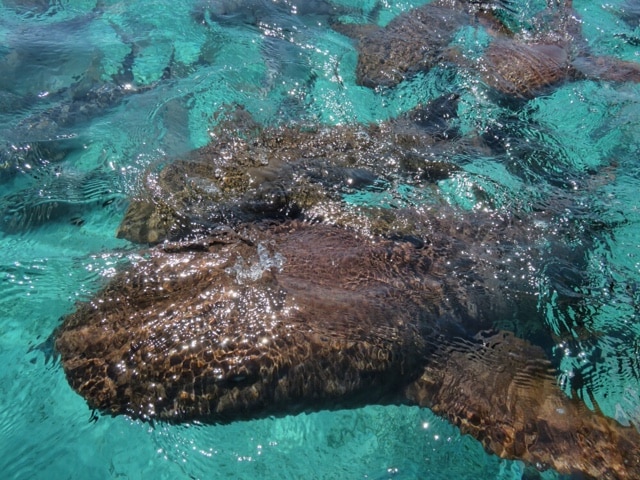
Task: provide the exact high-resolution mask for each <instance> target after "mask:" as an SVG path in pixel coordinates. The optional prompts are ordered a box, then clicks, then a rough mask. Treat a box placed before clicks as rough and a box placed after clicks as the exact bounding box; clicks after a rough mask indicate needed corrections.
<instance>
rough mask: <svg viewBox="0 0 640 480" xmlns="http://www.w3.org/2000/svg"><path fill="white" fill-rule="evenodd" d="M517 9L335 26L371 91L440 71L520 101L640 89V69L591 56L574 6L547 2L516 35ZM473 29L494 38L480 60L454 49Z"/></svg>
mask: <svg viewBox="0 0 640 480" xmlns="http://www.w3.org/2000/svg"><path fill="white" fill-rule="evenodd" d="M512 8H513V6H512V4H511V2H507V1H502V2H472V1H466V0H435V1H432V2H429V3H427V4H425V5H423V6H420V7H417V8H414V9H412V10H410V11H408V12H405V13H402V14H400V15H398V16H397V17H395V18H394V19H393V20H391V22H389V24H388V25H386V26H385V27H379V26H376V25H361V24H352V23H339V22H336V23H335V24H334V28H335V29H336V30H337V31H339V32H340V33H343V34H345V35H347V36H350V37H352V38H354V39H355V40H356V47H357V50H358V63H357V66H356V81H357V83H359V84H361V85H364V86H367V87H371V88H376V87H393V86H395V85H397V84H398V83H400V82H401V81H403V80H404V79H405V78H407V77H409V76H411V75H413V74H415V73H417V72H421V71H428V70H430V69H431V68H433V67H435V66H437V65H439V64H455V65H458V66H459V67H462V68H466V69H469V70H471V71H472V72H475V73H477V74H478V75H479V76H480V78H481V79H482V80H483V81H484V82H485V83H486V84H487V85H488V86H490V87H491V88H493V89H494V90H495V91H497V92H499V93H500V94H503V95H505V96H507V97H515V98H522V99H528V98H532V97H534V96H537V95H539V94H541V93H544V92H545V91H546V90H548V89H549V88H550V87H553V86H556V85H558V84H561V83H562V82H565V81H570V80H578V79H586V78H590V79H601V80H607V81H613V82H640V64H638V63H635V62H627V61H623V60H620V59H617V58H614V57H610V56H599V55H594V54H593V53H592V52H591V51H590V49H589V47H588V44H587V41H586V40H585V39H584V38H583V36H582V33H581V19H580V17H579V15H578V13H577V12H576V11H575V10H574V9H573V2H572V0H563V1H559V2H555V1H550V2H548V6H547V8H546V9H545V10H544V11H542V12H540V13H539V14H538V15H537V16H536V17H535V18H533V19H532V24H531V26H530V28H521V29H515V30H516V31H512V29H511V28H510V27H509V22H508V21H506V20H505V19H507V18H508V16H509V11H510V10H511V9H512ZM500 12H502V14H500ZM470 25H475V26H481V27H483V28H484V30H485V31H486V32H487V34H488V37H489V44H488V45H487V46H486V48H485V49H484V51H483V52H482V54H481V55H480V56H479V58H478V59H472V58H467V57H466V55H464V54H463V52H461V51H460V50H459V49H458V48H456V47H454V46H453V41H454V39H455V36H456V34H457V33H458V32H459V31H460V29H461V28H463V27H466V26H470Z"/></svg>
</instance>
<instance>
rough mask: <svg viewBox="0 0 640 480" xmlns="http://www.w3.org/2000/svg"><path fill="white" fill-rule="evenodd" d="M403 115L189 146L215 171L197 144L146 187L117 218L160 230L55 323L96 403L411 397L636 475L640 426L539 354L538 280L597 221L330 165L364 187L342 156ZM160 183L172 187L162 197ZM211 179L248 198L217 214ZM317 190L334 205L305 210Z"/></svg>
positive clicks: (284, 408) (594, 465) (283, 409)
mask: <svg viewBox="0 0 640 480" xmlns="http://www.w3.org/2000/svg"><path fill="white" fill-rule="evenodd" d="M443 105H447V102H445V103H444V104H443ZM443 108H444V107H443ZM231 116H232V117H234V120H233V122H232V125H235V126H237V125H238V122H241V121H245V122H246V126H247V127H252V126H253V127H255V125H254V124H253V123H252V121H251V119H250V118H247V117H246V116H245V115H244V113H243V112H242V110H239V111H235V112H233V113H232V114H231ZM412 118H413V119H412V121H411V122H410V123H409V124H408V125H409V127H408V128H415V125H416V118H415V117H412ZM419 118H420V117H419V116H418V119H419ZM402 121H404V120H403V119H401V120H400V122H402ZM222 123H224V122H222ZM427 124H428V125H430V124H431V122H427ZM393 125H397V124H395V123H393V122H392V123H391V124H387V125H386V126H385V125H383V126H382V127H381V128H382V129H383V130H384V129H389V130H384V131H385V132H386V133H388V135H380V136H376V135H370V136H367V135H365V134H364V132H366V131H367V130H366V129H364V130H362V129H360V130H358V129H356V130H349V129H348V128H346V127H344V128H343V127H336V128H337V130H336V132H335V134H334V135H333V136H332V135H330V133H329V132H330V129H329V130H326V129H319V130H316V131H313V130H308V129H301V130H296V129H293V128H290V129H286V128H283V129H275V130H272V129H266V130H264V131H261V132H259V133H258V137H257V138H259V139H260V140H259V141H256V142H255V143H252V142H251V138H252V137H250V136H249V135H248V134H247V135H245V136H244V137H243V136H242V135H240V136H236V137H234V136H233V135H231V134H230V135H229V136H227V137H224V135H222V134H219V136H218V137H217V139H218V140H219V141H222V139H223V138H224V139H225V141H227V142H231V143H232V142H233V140H234V138H235V145H239V146H240V147H239V149H236V150H234V149H233V148H231V147H232V146H233V145H232V144H231V143H227V144H226V147H224V148H223V146H222V143H224V142H221V145H219V146H218V147H211V148H210V149H206V148H205V149H201V150H200V151H199V152H198V158H199V159H200V164H201V165H204V164H205V159H206V158H208V160H209V165H212V168H213V170H211V171H212V172H213V173H215V175H212V176H210V177H209V180H208V182H209V183H208V187H207V177H206V176H203V175H200V173H202V172H196V171H195V166H197V165H198V163H196V164H193V165H189V164H188V163H186V164H183V165H182V166H181V167H180V169H178V170H174V173H176V172H177V173H176V174H175V177H172V178H173V180H172V181H167V182H166V183H165V182H163V183H162V185H161V188H159V189H158V190H155V191H154V189H153V188H152V187H153V185H151V186H150V187H148V189H144V190H143V192H142V194H141V198H139V199H138V200H137V201H136V202H134V210H133V211H134V212H135V214H131V215H132V216H129V215H128V218H127V219H125V221H124V222H123V224H124V225H129V227H131V225H132V224H131V223H130V222H132V221H133V225H134V227H133V228H128V227H127V228H123V229H121V231H124V232H128V235H129V238H132V239H134V240H136V239H137V240H138V241H141V242H143V243H147V242H149V243H157V242H159V241H161V240H165V241H164V243H162V244H160V245H157V246H155V247H152V248H149V249H146V250H143V251H142V252H141V255H140V256H139V257H138V258H136V259H135V260H134V261H133V262H132V264H131V265H130V266H127V267H124V268H123V269H121V271H120V272H119V273H117V274H116V275H115V276H114V277H113V278H112V279H110V280H109V281H108V283H107V284H106V285H105V286H104V287H103V288H102V289H101V290H100V291H98V293H97V294H96V295H95V296H94V297H93V298H91V299H90V300H88V301H86V302H82V303H79V304H78V305H77V307H76V310H75V312H73V313H71V314H69V315H67V316H66V317H65V318H64V319H63V321H62V324H61V326H60V327H59V328H58V329H57V330H56V332H55V333H54V337H53V338H54V340H53V341H54V344H55V348H56V350H57V352H58V353H59V354H60V358H61V364H62V367H63V368H64V371H65V373H66V376H67V379H68V381H69V383H70V385H71V386H72V388H73V389H74V390H76V391H77V392H78V393H79V394H80V395H82V396H83V397H84V398H85V399H86V400H87V403H88V405H89V407H90V408H92V409H96V410H99V411H101V412H104V413H106V414H111V415H121V414H122V415H128V416H130V417H132V418H137V419H142V420H145V421H150V422H153V421H167V422H172V423H177V422H189V421H200V422H205V423H226V422H233V421H242V420H250V419H254V418H260V417H265V416H271V415H275V416H283V415H292V414H296V413H300V412H311V411H318V410H323V409H329V410H331V409H340V408H356V407H360V406H363V405H368V404H383V405H388V404H407V405H419V406H422V407H428V408H430V409H432V411H434V412H435V413H437V414H438V415H441V416H443V417H445V418H447V419H448V420H449V421H451V422H452V423H453V424H455V425H457V426H458V427H459V428H460V430H461V432H463V433H465V434H469V435H472V436H473V437H475V438H476V439H477V440H478V441H480V442H481V443H482V444H483V445H484V446H485V448H486V449H487V450H488V451H490V452H493V453H495V454H496V455H499V456H500V457H502V458H511V459H521V460H523V461H524V462H526V463H527V464H529V465H532V466H533V467H535V468H538V469H541V470H543V469H546V468H552V469H555V470H557V471H558V472H561V473H565V474H575V475H583V476H585V477H588V478H604V479H632V478H638V476H640V454H639V453H638V452H639V450H638V448H637V446H638V445H639V444H640V434H638V432H637V430H636V429H635V428H633V427H625V426H622V425H620V424H619V423H617V422H616V421H614V420H612V419H610V418H607V417H605V416H604V415H603V414H602V413H601V412H600V411H599V410H598V408H597V405H596V408H595V410H590V409H588V408H587V407H586V406H585V404H584V403H582V401H580V400H579V399H578V398H577V396H575V395H574V396H573V398H570V397H569V396H567V395H566V394H565V392H564V391H563V390H562V389H561V388H560V387H559V386H558V383H557V380H556V378H555V370H554V365H553V363H552V362H551V361H550V360H549V356H548V350H549V349H550V348H551V345H553V344H554V340H553V339H551V338H550V335H549V333H548V332H547V329H546V327H545V319H544V313H543V312H542V311H541V310H542V309H541V308H540V306H539V305H538V304H539V301H540V298H539V294H540V285H541V283H545V282H548V283H550V284H552V285H554V284H556V283H562V282H564V283H565V284H566V282H574V280H573V279H571V280H569V279H566V278H563V276H562V273H561V272H562V268H554V263H555V262H558V264H560V265H561V264H562V262H568V263H569V264H571V265H572V266H573V267H574V268H586V265H585V264H586V262H587V261H588V260H587V259H586V253H585V250H587V249H588V248H589V245H590V242H591V239H592V238H593V235H594V231H593V230H592V229H591V228H590V227H589V226H588V225H586V226H585V224H584V222H581V221H566V217H565V215H566V210H567V209H566V207H567V205H566V204H565V203H563V201H560V200H558V202H559V203H558V205H557V209H555V210H550V209H551V207H549V208H548V209H547V210H545V211H539V212H531V213H529V214H528V215H527V216H522V215H518V214H515V213H503V214H498V213H496V212H491V211H489V212H482V211H474V212H468V211H462V210H460V209H457V208H454V207H450V206H447V205H446V204H445V202H442V203H434V204H431V205H422V206H421V207H406V208H382V207H376V206H371V205H370V206H360V207H356V206H353V205H352V206H348V205H346V202H344V201H342V200H340V195H339V193H340V187H338V188H337V189H335V185H336V184H341V181H342V180H341V181H336V179H338V180H340V179H345V178H346V179H349V178H352V179H356V180H357V179H358V178H363V179H364V180H361V181H360V180H358V182H361V185H362V187H361V188H367V185H370V184H371V182H372V181H375V178H376V172H375V171H373V173H367V174H365V173H362V174H360V177H358V175H355V173H356V172H354V171H349V172H347V170H345V169H346V168H347V166H348V165H349V159H351V160H353V159H354V158H355V157H357V156H358V154H359V153H362V154H363V155H364V156H367V155H370V154H371V153H372V152H375V151H376V150H375V149H374V148H373V145H375V144H377V142H381V141H382V140H381V139H386V140H387V143H384V142H383V143H382V146H381V147H380V148H381V150H380V151H382V152H385V151H386V152H391V153H393V148H392V147H390V146H389V143H388V142H389V141H391V143H392V144H393V142H403V141H405V142H409V145H411V142H420V141H422V142H426V141H427V140H420V141H418V140H415V139H411V136H401V135H400V136H399V135H397V133H396V134H392V132H393ZM418 125H419V122H418ZM255 128H258V127H255ZM223 130H224V129H223ZM230 130H233V131H234V132H237V129H230ZM440 130H441V129H440ZM300 131H302V132H303V133H304V134H305V135H307V136H306V137H304V138H305V139H306V141H307V143H305V147H309V148H310V147H313V149H311V150H309V151H308V152H307V153H308V157H307V158H303V160H304V161H305V162H311V163H310V165H312V166H314V165H315V168H318V169H320V165H323V169H324V170H322V171H323V172H325V173H323V174H322V175H319V177H318V178H317V179H315V181H311V180H314V179H313V177H311V178H306V179H303V181H302V183H296V182H297V180H298V179H299V178H300V175H301V174H302V172H304V171H305V169H300V170H296V169H295V167H293V166H292V164H293V163H295V156H294V154H300V152H299V151H298V150H296V149H295V148H294V147H293V146H294V145H295V144H296V142H297V141H298V140H299V139H300V138H301V137H300V136H299V133H300ZM445 131H446V130H445ZM296 132H297V133H296ZM370 132H375V130H370ZM349 133H351V134H349ZM260 134H263V135H264V136H263V137H260ZM254 138H256V137H254ZM424 138H429V136H425V137H424ZM345 139H346V140H348V142H346V143H343V142H345ZM311 140H314V141H315V143H309V142H310V141H311ZM432 140H433V139H432ZM430 141H431V140H430ZM247 142H248V144H250V145H253V146H254V147H253V149H249V150H247V147H246V145H247ZM435 143H436V144H437V141H436V142H435ZM243 145H244V146H243ZM340 145H342V146H344V145H350V148H347V149H344V150H341V148H340ZM359 147H363V148H362V149H361V148H359ZM365 147H366V148H365ZM260 153H261V154H262V156H261V155H260ZM338 153H339V154H338ZM207 154H208V155H209V157H206V155H207ZM234 155H236V156H237V157H236V160H237V161H238V162H239V163H238V165H240V168H237V169H235V170H234V169H233V163H234ZM314 155H316V156H315V157H314ZM216 156H219V158H218V160H216ZM220 158H222V159H223V160H225V161H226V164H225V163H223V164H217V163H216V162H218V161H219V159H220ZM247 158H253V159H255V160H256V161H257V163H256V164H255V165H254V166H253V167H252V169H253V170H252V173H251V175H252V178H261V179H267V180H268V179H270V178H271V179H274V178H275V179H277V181H275V182H273V183H272V184H271V187H269V188H268V189H267V190H266V192H267V193H268V194H267V195H266V196H265V195H262V194H260V192H257V193H256V191H251V192H249V194H248V196H247V192H248V190H247V188H241V187H240V185H241V184H242V182H243V181H244V180H246V179H244V180H243V178H244V177H242V176H239V177H237V176H236V177H234V175H232V173H233V172H235V173H236V174H238V173H239V172H241V171H245V169H246V164H245V163H244V162H245V161H246V160H247ZM377 158H378V159H380V158H385V156H384V155H381V156H378V157H377ZM386 158H393V155H391V154H389V156H388V157H386ZM336 159H337V160H336ZM333 160H336V162H335V163H333V162H332V161H333ZM418 160H421V161H422V162H423V163H422V164H423V165H424V160H425V159H424V158H422V159H418ZM418 160H416V159H415V158H414V161H415V162H416V164H417V165H420V164H421V163H420V161H418ZM356 165H360V168H361V167H362V164H358V162H356ZM409 167H410V168H409V169H408V171H409V172H414V173H415V172H425V171H429V169H427V170H420V169H416V168H415V165H414V164H411V165H409ZM166 168H171V164H170V165H169V166H167V167H166ZM203 168H204V167H203ZM319 171H320V170H319ZM437 171H438V172H441V174H442V175H448V174H449V173H450V172H448V171H447V170H446V169H442V168H439V169H438V170H437ZM283 172H284V173H283ZM205 173H206V172H205ZM196 174H197V175H196ZM154 175H155V174H151V177H152V178H153V177H154ZM233 178H239V179H240V180H242V181H240V182H238V183H234V182H232V179H233ZM225 181H229V182H231V183H229V184H227V185H226V186H225V183H224V182H225ZM220 182H222V183H220ZM268 183H269V182H268V181H267V184H268ZM290 184H293V186H291V185H290ZM274 185H278V188H273V186H274ZM288 185H290V187H288ZM309 185H311V187H312V188H311V187H309ZM249 190H250V189H249ZM305 191H306V192H309V191H311V192H313V195H307V194H306V193H301V192H305ZM158 192H161V195H159V197H162V198H165V199H166V202H165V203H164V204H160V203H158V199H157V198H153V195H154V193H158ZM269 192H271V193H269ZM273 192H284V194H283V195H281V196H280V195H275V194H274V193H273ZM323 192H324V193H323ZM262 193H265V192H262ZM298 194H299V196H298V197H296V195H298ZM172 195H174V196H175V198H174V199H172V198H171V196H172ZM292 195H293V197H296V198H298V200H300V199H306V198H309V199H312V201H311V202H310V203H309V204H305V203H304V202H300V201H298V203H297V205H298V207H299V209H300V211H299V212H298V213H297V214H293V213H292V212H291V210H288V209H289V207H291V206H292V205H293V203H291V202H289V203H288V201H287V199H288V198H291V197H292ZM145 198H146V201H145ZM216 198H217V199H218V201H220V203H221V204H222V207H221V208H222V210H224V208H231V207H230V205H243V204H244V205H245V206H246V205H249V206H250V208H249V207H247V210H245V212H249V214H245V213H243V210H242V208H244V207H242V208H240V210H237V211H235V213H234V214H233V215H227V216H224V215H223V216H222V217H215V216H214V217H210V218H209V219H208V220H207V218H206V216H205V215H204V214H206V213H211V212H217V211H219V210H217V209H216V206H215V205H212V206H211V208H209V209H208V210H207V209H206V208H205V206H206V205H208V204H209V202H213V203H215V201H216ZM256 198H257V199H262V200H260V201H256ZM274 199H275V200H274ZM278 199H284V200H283V201H282V202H281V201H280V200H278ZM174 200H175V201H174ZM565 201H566V200H565ZM243 202H244V203H243ZM200 203H203V204H205V206H201V205H199V204H200ZM225 203H226V205H227V206H226V207H225ZM135 205H138V206H137V207H135ZM141 205H142V208H140V206H141ZM270 205H271V206H272V207H273V208H271V207H270ZM548 205H550V206H553V205H554V203H553V202H548ZM316 207H323V208H322V211H324V212H325V215H324V216H322V215H312V214H310V213H311V212H312V211H313V208H316ZM282 209H284V213H283V210H282ZM228 211H229V212H232V213H233V212H234V211H233V210H228ZM274 211H276V212H280V214H277V215H274ZM305 211H307V213H309V214H307V215H302V214H300V212H305ZM166 212H168V214H167V216H166V217H163V215H164V213H166ZM238 212H239V213H238ZM261 212H262V213H261ZM328 212H331V214H330V215H329V214H328ZM236 213H237V215H236ZM557 217H561V218H557ZM151 218H155V220H150V219H151ZM159 218H166V219H168V220H167V222H166V223H165V224H164V227H166V228H165V229H157V230H153V228H155V227H157V226H158V225H159V223H157V219H159ZM205 220H207V221H205ZM183 221H184V223H181V222H183ZM173 222H177V225H178V227H176V228H172V227H171V225H173V226H175V225H176V224H174V223H173ZM152 230H153V231H152ZM150 232H151V233H150ZM171 232H172V233H173V235H169V233H171ZM166 238H171V239H172V240H171V241H167V240H166ZM567 239H571V242H568V241H567ZM553 272H556V273H555V274H554V273H553ZM575 281H576V282H579V281H578V280H575ZM574 283H575V282H574ZM573 286H574V287H579V286H580V285H573ZM564 287H567V285H564ZM571 287H572V285H569V286H568V288H557V291H558V295H559V296H558V299H557V301H558V305H559V306H560V307H562V306H563V305H565V306H566V305H573V306H576V305H577V307H576V309H575V311H578V312H587V311H588V310H589V309H588V305H587V306H586V307H585V308H582V309H581V308H579V307H580V305H582V304H584V303H585V302H586V299H585V298H582V297H580V296H579V295H574V294H566V295H565V294H563V293H562V292H573V291H574V289H573V288H571ZM505 325H513V326H514V328H513V330H514V331H515V332H517V335H516V334H514V333H513V332H509V331H506V330H505V329H504V326H505Z"/></svg>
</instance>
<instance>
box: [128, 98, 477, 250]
mask: <svg viewBox="0 0 640 480" xmlns="http://www.w3.org/2000/svg"><path fill="white" fill-rule="evenodd" d="M457 105H458V95H456V94H450V95H445V96H442V97H440V98H438V99H435V100H433V101H432V102H430V103H428V104H426V105H422V106H419V107H417V108H416V109H414V110H412V111H411V112H409V113H407V114H404V115H402V116H400V117H399V118H396V119H393V120H390V121H387V122H383V123H381V124H374V125H342V126H335V127H327V126H318V125H313V126H305V125H302V126H300V125H291V126H283V127H273V128H264V127H261V126H260V125H258V124H257V123H256V122H255V121H254V120H253V118H252V117H251V115H250V114H249V113H248V112H247V111H246V110H244V109H242V108H239V107H237V108H235V109H229V110H230V111H223V112H221V117H222V119H221V120H220V122H219V124H218V125H217V127H216V130H215V132H214V134H213V138H212V141H211V143H210V144H209V145H207V146H205V147H202V148H200V149H198V150H196V151H194V152H192V153H191V154H189V155H186V156H185V157H184V158H180V159H177V160H174V161H172V162H171V163H169V164H167V165H160V171H157V169H151V170H150V171H149V172H147V174H146V175H145V177H144V181H145V183H144V187H143V189H142V191H141V192H140V193H139V194H138V195H137V197H136V198H134V200H133V201H132V202H131V204H130V206H129V208H128V211H127V213H126V215H125V218H124V219H123V221H122V223H121V225H120V227H119V230H118V236H119V237H121V238H126V239H128V240H131V241H133V242H137V243H158V242H161V241H163V240H165V239H170V240H171V239H172V240H175V239H180V238H182V237H183V235H184V233H185V232H193V231H196V230H198V229H200V230H205V231H206V230H208V229H210V228H211V227H213V226H216V225H218V224H226V225H230V224H237V223H241V222H247V221H253V220H257V219H262V218H265V217H266V218H281V219H282V218H291V217H299V216H301V215H303V216H304V215H305V214H309V215H311V216H314V215H316V214H315V213H313V212H312V210H313V209H314V208H315V207H317V206H318V205H320V204H323V205H327V204H330V203H331V202H338V203H339V202H342V195H344V194H345V193H348V192H352V191H354V190H358V189H364V190H366V189H367V188H374V187H375V185H376V184H377V183H379V182H381V183H384V182H391V181H393V177H394V176H395V174H396V173H397V172H398V171H400V172H403V173H404V174H405V175H406V176H405V180H406V181H407V182H415V183H417V182H422V181H426V182H433V181H436V180H439V179H442V178H447V177H448V176H449V175H450V174H451V173H452V172H454V171H456V169H457V167H456V166H455V165H453V164H451V163H448V162H446V161H445V160H446V158H447V155H452V154H454V153H455V152H456V151H462V150H464V149H467V148H472V147H471V146H470V145H469V144H468V143H467V142H464V141H458V140H459V139H458V138H457V131H456V124H455V122H456V111H457Z"/></svg>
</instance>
